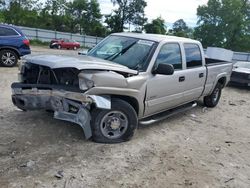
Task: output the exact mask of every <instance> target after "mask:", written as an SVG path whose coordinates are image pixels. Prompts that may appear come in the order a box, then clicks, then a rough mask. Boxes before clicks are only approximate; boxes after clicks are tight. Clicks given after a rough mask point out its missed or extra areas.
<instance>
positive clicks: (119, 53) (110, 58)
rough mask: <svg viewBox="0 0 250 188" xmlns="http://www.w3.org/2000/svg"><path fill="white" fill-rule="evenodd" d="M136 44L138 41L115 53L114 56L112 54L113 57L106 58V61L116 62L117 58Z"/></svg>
mask: <svg viewBox="0 0 250 188" xmlns="http://www.w3.org/2000/svg"><path fill="white" fill-rule="evenodd" d="M136 43H137V41H135V42H133V43H132V44H130V45H128V46H127V47H126V48H123V49H122V50H121V51H120V52H118V53H114V54H112V55H110V56H108V57H106V58H105V60H110V61H112V60H114V59H115V58H116V57H117V56H119V55H122V54H124V53H126V51H128V50H129V49H130V48H131V47H132V46H134V45H135V44H136Z"/></svg>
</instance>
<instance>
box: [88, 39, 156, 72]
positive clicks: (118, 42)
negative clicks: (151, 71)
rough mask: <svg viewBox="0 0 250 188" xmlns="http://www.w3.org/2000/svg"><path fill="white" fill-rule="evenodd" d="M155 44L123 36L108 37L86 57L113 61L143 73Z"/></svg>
mask: <svg viewBox="0 0 250 188" xmlns="http://www.w3.org/2000/svg"><path fill="white" fill-rule="evenodd" d="M154 44H155V42H152V41H148V40H142V39H136V38H131V37H123V36H109V37H107V38H106V39H105V40H103V41H102V42H101V43H99V44H98V45H97V46H96V47H95V48H93V49H92V50H90V52H89V53H88V54H87V55H88V56H93V57H98V58H101V59H105V60H109V61H113V62H115V63H118V64H121V65H124V66H126V67H128V68H130V69H134V70H139V71H144V70H146V68H147V65H148V62H147V57H148V55H149V54H150V51H151V49H152V48H153V46H154Z"/></svg>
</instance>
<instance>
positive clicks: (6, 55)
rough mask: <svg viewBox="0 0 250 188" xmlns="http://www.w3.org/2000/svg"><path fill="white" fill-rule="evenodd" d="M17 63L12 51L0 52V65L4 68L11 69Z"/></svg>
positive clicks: (15, 55) (16, 57)
mask: <svg viewBox="0 0 250 188" xmlns="http://www.w3.org/2000/svg"><path fill="white" fill-rule="evenodd" d="M17 62H18V56H17V54H16V53H15V52H14V51H13V50H2V51H0V64H1V65H2V66H5V67H13V66H15V65H16V64H17Z"/></svg>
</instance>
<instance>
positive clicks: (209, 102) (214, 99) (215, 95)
mask: <svg viewBox="0 0 250 188" xmlns="http://www.w3.org/2000/svg"><path fill="white" fill-rule="evenodd" d="M221 89H222V87H221V85H220V84H219V83H218V84H217V85H216V86H215V88H214V90H213V92H212V93H211V95H209V96H206V97H204V104H205V106H207V107H215V106H216V105H217V104H218V103H219V100H220V97H221Z"/></svg>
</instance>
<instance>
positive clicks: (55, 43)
mask: <svg viewBox="0 0 250 188" xmlns="http://www.w3.org/2000/svg"><path fill="white" fill-rule="evenodd" d="M49 47H50V48H57V49H61V48H66V49H74V50H76V49H78V48H80V43H79V42H76V41H74V40H72V39H53V40H51V42H50V45H49Z"/></svg>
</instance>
